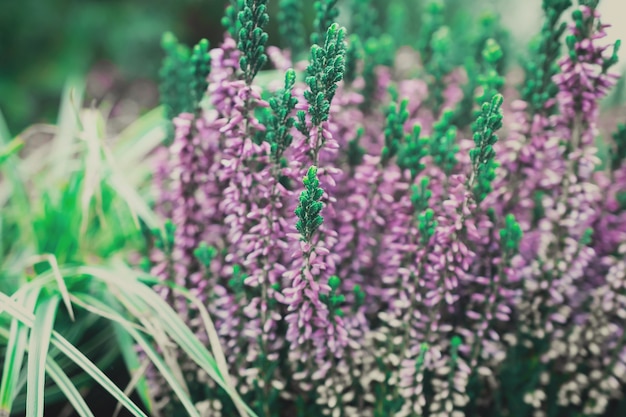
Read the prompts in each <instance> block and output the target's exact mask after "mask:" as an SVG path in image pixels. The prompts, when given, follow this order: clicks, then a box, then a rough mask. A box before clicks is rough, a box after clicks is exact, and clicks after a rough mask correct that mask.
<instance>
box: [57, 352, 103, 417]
mask: <svg viewBox="0 0 626 417" xmlns="http://www.w3.org/2000/svg"><path fill="white" fill-rule="evenodd" d="M46 372H48V375H49V376H50V379H52V380H53V381H54V383H55V384H56V385H57V387H59V389H60V390H61V391H62V392H63V394H64V395H65V398H67V400H68V401H69V403H70V404H71V405H72V407H74V410H76V413H77V414H78V415H79V416H80V417H95V416H94V415H93V413H92V412H91V410H90V409H89V406H88V405H87V403H86V402H85V400H84V399H83V397H82V395H80V392H78V389H76V386H75V385H74V383H73V382H72V380H71V379H70V378H69V377H68V376H67V375H66V374H65V372H63V370H62V369H61V367H60V366H59V365H58V364H57V363H56V362H55V361H53V360H52V359H50V358H48V359H47V360H46Z"/></svg>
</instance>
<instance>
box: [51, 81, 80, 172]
mask: <svg viewBox="0 0 626 417" xmlns="http://www.w3.org/2000/svg"><path fill="white" fill-rule="evenodd" d="M83 93H84V83H83V82H82V80H79V79H76V78H73V79H70V80H68V81H67V82H66V83H65V86H64V88H63V94H62V98H61V107H60V109H59V117H58V119H57V125H58V129H59V130H58V133H57V135H56V137H55V138H54V140H53V143H52V152H51V153H50V155H49V156H50V159H49V161H50V163H51V164H50V166H51V169H50V173H49V175H50V178H51V179H52V180H56V179H63V178H67V177H69V172H68V171H67V169H68V164H66V163H65V162H67V161H68V160H70V158H71V155H72V143H73V142H74V139H75V137H76V134H77V132H78V127H79V118H78V114H79V109H80V107H81V106H82V101H83Z"/></svg>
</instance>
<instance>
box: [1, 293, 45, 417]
mask: <svg viewBox="0 0 626 417" xmlns="http://www.w3.org/2000/svg"><path fill="white" fill-rule="evenodd" d="M40 291H41V287H33V288H32V289H30V291H27V292H25V293H24V294H23V295H24V297H23V300H22V297H16V300H15V301H14V300H12V299H10V298H9V297H8V296H7V295H5V294H3V293H0V296H1V297H2V298H5V299H7V300H8V302H10V303H12V304H14V305H15V306H14V308H16V309H17V311H18V313H22V314H32V313H31V311H33V310H34V309H35V306H36V304H37V299H38V298H39V293H40ZM20 295H21V294H20ZM20 301H21V302H22V305H20V304H19V302H20ZM4 305H5V303H0V314H2V311H3V310H4V308H3V307H4ZM10 315H12V316H13V319H12V320H11V330H10V335H9V343H8V345H7V351H6V356H5V361H4V368H3V370H2V382H1V383H0V416H4V415H7V416H8V415H9V414H10V413H11V409H12V407H13V401H14V399H15V397H16V396H17V392H16V391H17V390H16V387H17V383H18V379H19V375H20V372H21V370H22V363H23V361H24V354H25V353H26V349H27V347H28V332H29V329H28V326H25V325H24V324H23V323H21V322H20V321H19V318H17V317H15V315H13V314H10Z"/></svg>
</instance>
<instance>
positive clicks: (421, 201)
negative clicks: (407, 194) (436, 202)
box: [411, 177, 433, 213]
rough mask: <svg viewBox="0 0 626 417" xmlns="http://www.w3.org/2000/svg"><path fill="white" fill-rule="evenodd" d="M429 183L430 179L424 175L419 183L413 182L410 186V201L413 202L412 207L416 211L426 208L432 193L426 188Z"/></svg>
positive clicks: (419, 211)
mask: <svg viewBox="0 0 626 417" xmlns="http://www.w3.org/2000/svg"><path fill="white" fill-rule="evenodd" d="M429 183H430V179H429V178H428V177H424V178H422V180H421V181H420V183H419V185H417V184H413V186H412V188H411V191H412V193H411V203H413V207H414V208H415V211H416V212H418V213H421V212H423V211H426V209H428V202H429V201H430V197H432V195H433V193H432V191H430V190H429V189H428V184H429Z"/></svg>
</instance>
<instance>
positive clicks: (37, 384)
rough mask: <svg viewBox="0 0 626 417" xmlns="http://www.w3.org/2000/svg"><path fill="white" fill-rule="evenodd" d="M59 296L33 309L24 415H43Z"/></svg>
mask: <svg viewBox="0 0 626 417" xmlns="http://www.w3.org/2000/svg"><path fill="white" fill-rule="evenodd" d="M60 301H61V299H60V297H58V296H53V297H52V298H48V299H46V300H44V301H43V302H42V303H41V304H39V305H38V306H37V309H36V310H35V325H34V326H33V329H32V331H31V332H30V340H29V345H28V350H29V353H28V384H27V385H26V417H43V412H44V389H45V383H46V357H47V356H48V347H49V346H50V336H51V334H52V329H53V328H54V320H55V318H56V315H57V308H58V306H59V302H60Z"/></svg>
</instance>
